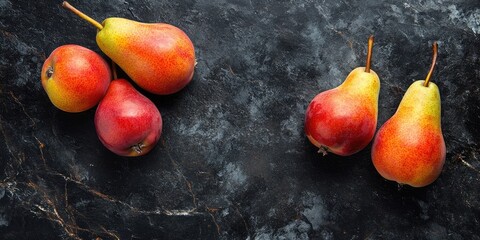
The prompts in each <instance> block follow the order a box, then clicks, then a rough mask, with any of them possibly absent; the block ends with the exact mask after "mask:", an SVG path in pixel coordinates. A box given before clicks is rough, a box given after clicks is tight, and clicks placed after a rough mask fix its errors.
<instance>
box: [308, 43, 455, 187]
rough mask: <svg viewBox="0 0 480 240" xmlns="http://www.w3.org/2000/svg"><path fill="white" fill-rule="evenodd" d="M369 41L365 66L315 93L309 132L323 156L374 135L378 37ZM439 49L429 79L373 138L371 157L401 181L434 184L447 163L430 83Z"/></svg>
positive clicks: (351, 148)
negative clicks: (374, 63)
mask: <svg viewBox="0 0 480 240" xmlns="http://www.w3.org/2000/svg"><path fill="white" fill-rule="evenodd" d="M368 43H369V44H368V53H367V64H366V67H365V68H363V67H359V68H356V69H354V70H353V71H352V72H351V73H350V74H349V75H348V76H347V78H346V80H345V81H344V82H343V83H342V84H341V85H340V86H338V87H336V88H334V89H330V90H328V91H325V92H321V93H320V94H318V95H317V96H315V97H314V98H313V100H312V101H311V102H310V104H309V106H308V108H307V110H306V114H305V134H306V135H307V138H308V139H309V140H310V142H311V143H313V144H314V145H315V146H317V147H318V148H319V149H320V150H319V152H322V153H323V154H324V155H325V154H327V152H332V153H334V154H337V155H340V156H349V155H352V154H354V153H357V152H359V151H360V150H362V149H364V148H365V147H366V146H367V145H368V144H369V143H370V142H371V140H372V139H373V137H374V135H375V130H376V127H377V115H378V96H379V92H380V80H379V78H378V75H377V74H376V73H375V72H374V71H372V70H371V69H370V62H371V57H372V48H373V36H371V37H370V38H369V41H368ZM437 51H438V46H437V43H436V42H435V43H434V44H433V60H432V66H431V68H430V71H429V72H428V74H427V77H426V78H425V80H418V81H415V82H414V83H412V84H411V86H410V87H409V88H408V89H407V91H406V93H405V95H404V96H403V99H402V101H401V102H400V105H399V106H398V109H397V111H396V113H395V114H394V115H393V116H392V117H391V118H390V119H389V120H388V121H386V122H385V123H384V124H383V126H382V127H380V129H379V130H378V132H377V134H376V137H375V139H374V141H373V145H372V151H371V156H372V161H373V165H374V166H375V168H376V170H377V171H378V172H379V173H380V175H382V176H383V177H384V178H386V179H388V180H393V181H396V182H398V183H400V184H408V185H411V186H414V187H423V186H426V185H429V184H430V183H432V182H433V181H435V180H436V179H437V178H438V176H439V175H440V173H441V171H442V168H443V164H444V163H445V155H446V147H445V141H444V139H443V135H442V128H441V110H440V105H441V104H440V103H441V101H440V93H439V90H438V87H437V85H436V84H435V83H433V82H430V79H431V76H432V73H433V69H434V67H435V64H436V60H437Z"/></svg>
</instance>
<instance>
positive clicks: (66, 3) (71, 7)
mask: <svg viewBox="0 0 480 240" xmlns="http://www.w3.org/2000/svg"><path fill="white" fill-rule="evenodd" d="M62 7H64V8H66V9H68V10H70V11H71V12H73V13H75V14H76V15H77V16H79V17H81V18H82V19H84V20H86V21H87V22H89V23H91V24H92V25H93V26H95V27H96V28H98V29H99V30H102V29H103V26H102V24H100V23H99V22H97V21H95V20H94V19H93V18H91V17H89V16H87V15H86V14H85V13H83V12H80V10H78V9H76V8H75V7H73V6H72V5H70V3H68V2H67V1H63V3H62Z"/></svg>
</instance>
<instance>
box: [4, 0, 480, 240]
mask: <svg viewBox="0 0 480 240" xmlns="http://www.w3.org/2000/svg"><path fill="white" fill-rule="evenodd" d="M71 3H72V4H73V5H74V6H76V7H77V8H79V9H81V10H82V11H84V12H85V13H87V14H89V15H90V16H92V17H93V18H94V19H97V20H99V21H101V20H103V19H104V18H106V17H110V16H119V17H125V18H130V19H134V20H138V21H143V22H167V23H171V24H173V25H176V26H178V27H180V28H181V29H183V30H184V31H185V32H186V33H187V34H188V35H189V36H190V37H191V39H192V41H193V42H194V44H195V47H196V54H197V60H198V65H197V66H196V72H195V75H194V79H193V81H192V82H191V84H189V85H188V86H187V87H186V88H185V89H183V90H182V91H181V92H179V93H178V94H175V95H171V96H164V97H160V96H154V95H151V94H146V95H147V96H148V97H150V99H152V101H154V102H155V104H156V105H157V106H158V108H159V110H160V111H161V113H162V116H163V119H164V128H163V135H162V137H161V141H160V143H159V144H158V146H157V147H156V148H155V149H154V150H153V151H152V152H151V153H150V154H148V155H147V156H145V157H140V158H134V159H130V158H122V157H118V156H115V155H114V154H112V153H110V152H109V151H108V150H107V149H105V148H104V147H103V146H102V144H101V143H100V141H99V140H98V138H97V136H96V133H95V129H94V124H93V116H94V113H95V109H91V110H89V111H87V112H84V113H80V114H68V113H64V112H62V111H60V110H57V109H56V108H55V107H54V106H53V105H52V104H51V103H50V101H49V99H48V97H47V95H46V93H45V92H44V91H43V89H42V87H41V83H40V69H41V66H42V64H43V61H44V60H45V58H46V56H48V55H49V54H50V53H51V52H52V51H53V50H54V49H55V48H56V47H58V46H60V45H63V44H67V43H73V44H79V45H82V46H85V47H88V48H90V49H92V50H94V51H96V52H98V53H100V54H101V52H100V50H99V48H98V47H97V46H96V43H95V40H94V39H95V33H96V30H95V29H94V28H93V27H92V26H90V25H88V24H87V23H86V22H84V21H83V20H81V19H79V18H77V17H76V16H74V15H73V14H72V13H70V12H68V11H67V10H65V9H63V8H62V7H61V6H60V5H61V1H52V0H49V1H29V0H15V1H14V0H0V54H1V55H0V77H1V82H0V157H1V160H0V170H1V171H0V239H458V240H460V239H469V240H470V239H480V230H479V226H480V223H479V222H480V160H479V156H480V146H479V138H480V130H479V129H480V127H479V122H480V107H479V106H480V97H479V96H480V87H479V84H480V82H479V80H480V50H479V48H480V2H479V1H478V0H460V1H454V0H421V1H416V0H407V1H394V0H388V1H377V0H367V1H311V0H300V1H269V0H258V1H253V0H244V1H240V0H224V1H218V0H214V1H211V0H189V1H154V0H141V1H118V0H117V1H113V0H111V1H77V0H72V1H71ZM370 34H374V35H375V39H376V41H375V47H374V53H373V54H374V55H373V64H372V68H373V69H374V70H375V71H376V72H377V73H378V75H379V76H380V79H381V92H380V102H379V119H378V124H379V126H380V125H381V124H383V123H384V122H385V121H386V120H387V119H388V118H389V117H390V116H391V115H392V114H393V113H394V112H395V110H396V108H397V106H398V103H399V102H400V99H401V97H402V95H403V93H404V92H405V90H406V89H407V87H408V86H409V85H410V84H411V83H412V82H413V81H414V80H416V79H424V77H425V75H426V73H427V71H428V68H429V65H430V61H431V44H432V42H433V41H438V43H439V61H438V65H437V69H436V72H435V73H434V76H433V81H434V82H435V83H437V85H438V86H439V88H440V92H441V95H442V114H443V115H442V125H443V134H444V137H445V141H446V145H447V158H446V163H445V166H444V168H443V172H442V174H441V175H440V177H439V178H438V180H437V181H436V182H434V183H433V184H431V185H429V186H427V187H424V188H411V187H408V186H398V184H396V183H394V182H389V181H386V180H384V179H383V178H382V177H381V176H380V175H379V174H378V173H377V172H376V170H375V168H374V167H373V165H372V163H371V159H370V145H369V146H368V147H367V148H366V149H364V150H363V151H361V152H359V153H358V154H355V155H353V156H351V157H336V156H334V155H332V154H330V155H327V156H326V157H322V156H321V155H320V154H317V149H315V147H314V146H313V145H311V144H310V143H309V142H308V140H307V139H306V137H305V135H304V133H303V118H304V114H305V109H306V107H307V105H308V103H309V101H310V100H311V99H312V98H313V97H314V96H315V95H316V94H317V93H319V92H321V91H324V90H327V89H330V88H333V87H335V86H337V85H339V84H340V83H341V82H342V81H343V80H344V79H345V77H346V75H347V74H348V73H349V72H350V71H351V70H352V69H353V68H355V67H357V66H362V65H364V62H365V52H366V43H367V38H368V36H369V35H370ZM102 56H104V57H105V55H103V54H102ZM120 74H121V75H122V73H120ZM123 76H124V77H125V75H123Z"/></svg>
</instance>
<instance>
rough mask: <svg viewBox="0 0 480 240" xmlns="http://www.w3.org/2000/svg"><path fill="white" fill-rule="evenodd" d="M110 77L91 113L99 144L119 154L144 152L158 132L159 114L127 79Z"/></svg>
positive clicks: (152, 143) (134, 154)
mask: <svg viewBox="0 0 480 240" xmlns="http://www.w3.org/2000/svg"><path fill="white" fill-rule="evenodd" d="M114 78H115V80H112V82H111V83H110V86H109V87H108V90H107V93H106V94H105V96H104V97H103V99H102V100H101V101H100V103H99V104H98V107H97V111H96V112H95V118H94V122H95V129H96V131H97V135H98V138H99V139H100V141H101V142H102V144H103V145H104V146H105V147H106V148H107V149H109V150H110V151H112V152H113V153H115V154H117V155H119V156H126V157H134V156H141V155H145V154H147V153H148V152H150V151H151V150H152V149H153V147H155V145H156V144H157V142H158V140H159V139H160V136H161V134H162V116H161V115H160V111H159V110H158V108H157V107H156V106H155V104H154V103H153V102H152V101H150V99H148V98H147V97H145V96H144V95H142V94H141V93H140V92H138V91H137V90H136V89H135V88H134V87H133V86H132V85H131V84H130V83H129V82H128V81H127V80H125V79H116V74H115V71H114Z"/></svg>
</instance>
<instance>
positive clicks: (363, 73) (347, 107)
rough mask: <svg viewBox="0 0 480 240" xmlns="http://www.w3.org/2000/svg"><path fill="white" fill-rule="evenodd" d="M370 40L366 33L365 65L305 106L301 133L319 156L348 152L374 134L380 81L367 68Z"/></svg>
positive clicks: (345, 154) (354, 150)
mask: <svg viewBox="0 0 480 240" xmlns="http://www.w3.org/2000/svg"><path fill="white" fill-rule="evenodd" d="M373 40H374V39H373V36H370V38H369V40H368V52H367V64H366V67H358V68H355V69H354V70H353V71H351V72H350V74H349V75H348V76H347V78H346V79H345V81H344V82H343V83H342V84H341V85H340V86H338V87H336V88H334V89H330V90H328V91H324V92H321V93H320V94H318V95H317V96H315V98H313V100H312V101H311V102H310V104H309V105H308V108H307V110H306V114H305V134H306V136H307V138H308V139H309V140H310V142H311V143H312V144H314V145H315V146H317V147H318V148H319V152H321V153H323V155H326V154H327V152H332V153H334V154H337V155H340V156H349V155H352V154H354V153H356V152H358V151H360V150H362V149H363V148H365V147H366V146H367V145H368V144H369V143H370V141H371V140H372V138H373V136H374V134H375V130H376V127H377V115H378V95H379V92H380V80H379V78H378V75H377V74H376V73H375V72H374V71H373V70H371V69H370V65H371V58H372V49H373Z"/></svg>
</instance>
